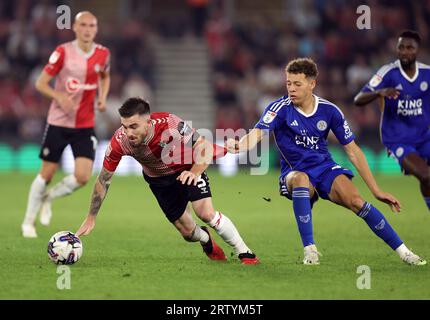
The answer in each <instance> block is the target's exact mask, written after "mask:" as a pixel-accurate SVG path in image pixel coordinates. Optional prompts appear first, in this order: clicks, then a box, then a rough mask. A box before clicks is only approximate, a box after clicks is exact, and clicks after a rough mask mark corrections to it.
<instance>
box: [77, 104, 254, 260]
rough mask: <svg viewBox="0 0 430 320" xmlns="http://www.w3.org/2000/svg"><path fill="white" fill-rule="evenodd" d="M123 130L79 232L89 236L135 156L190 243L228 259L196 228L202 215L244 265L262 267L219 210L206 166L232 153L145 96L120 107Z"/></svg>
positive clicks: (115, 140)
mask: <svg viewBox="0 0 430 320" xmlns="http://www.w3.org/2000/svg"><path fill="white" fill-rule="evenodd" d="M119 113H120V115H121V124H122V126H121V127H120V128H119V129H118V130H117V131H116V132H115V134H114V135H113V137H112V139H111V141H110V145H109V146H108V148H107V150H106V154H105V159H104V162H103V168H102V170H101V172H100V174H99V176H98V178H97V181H96V184H95V186H94V191H93V195H92V200H91V205H90V210H89V214H88V216H87V218H86V220H85V221H84V223H83V224H82V226H81V227H80V229H79V230H78V231H77V233H76V234H77V236H80V235H88V234H89V233H90V232H91V230H92V229H93V228H94V226H95V221H96V216H97V214H98V212H99V210H100V207H101V204H102V202H103V200H104V198H105V197H106V193H107V191H108V189H109V185H110V183H111V179H112V176H113V174H114V172H115V169H116V168H117V166H118V164H119V162H120V160H121V158H122V156H126V155H127V156H132V157H133V158H134V159H136V160H137V161H138V162H139V163H140V164H141V165H142V169H143V176H144V178H145V180H146V182H147V183H148V184H149V187H150V189H151V191H152V193H153V194H154V196H155V198H156V199H157V201H158V204H159V205H160V207H161V209H162V211H163V212H164V214H165V215H166V217H167V219H168V220H169V221H170V222H171V223H172V224H173V225H174V226H175V227H176V229H177V230H178V231H179V232H180V233H181V235H182V236H183V237H184V239H185V240H186V241H189V242H200V244H201V245H202V247H203V251H204V252H205V253H206V255H207V256H208V257H209V258H210V259H212V260H226V257H225V255H224V252H223V250H222V249H221V248H220V247H219V246H218V245H217V244H216V243H215V241H214V240H213V239H212V238H211V236H210V233H209V231H208V229H207V227H200V226H199V225H198V224H196V223H195V222H194V220H193V218H192V216H191V212H190V211H189V209H188V203H189V202H191V205H192V207H193V209H194V212H195V213H196V215H197V216H198V217H199V218H200V219H201V220H202V221H203V222H205V223H206V224H208V225H209V226H210V227H212V228H213V229H214V230H215V231H216V232H217V233H218V235H219V236H220V237H221V238H222V239H223V240H224V241H225V242H227V243H228V244H229V245H230V246H232V247H233V248H234V250H235V252H236V254H237V256H238V258H239V259H240V260H241V262H242V263H243V264H256V263H258V262H259V261H258V258H257V257H256V256H255V254H254V253H252V251H251V250H250V249H249V248H248V246H247V245H246V244H245V242H244V241H243V240H242V237H241V236H240V234H239V232H238V231H237V229H236V227H235V226H234V224H233V223H232V222H231V220H230V219H229V218H228V217H227V216H226V215H224V214H222V213H221V212H219V211H215V209H214V207H213V204H212V195H211V190H210V186H209V179H208V176H207V175H206V173H205V170H206V168H207V167H208V166H209V164H210V163H211V162H212V159H213V158H214V157H217V156H224V155H225V153H226V150H225V149H224V148H221V147H219V146H216V145H213V144H212V143H209V142H208V141H207V140H205V139H204V137H202V136H199V135H198V133H197V132H196V131H195V130H194V129H193V128H191V127H190V126H188V125H187V124H186V123H185V122H184V121H183V120H181V119H180V118H179V117H177V116H175V115H173V114H170V113H166V112H157V113H150V107H149V104H148V103H147V102H146V101H145V100H142V99H140V98H130V99H128V100H127V101H126V102H125V103H124V104H123V105H122V106H121V108H120V109H119Z"/></svg>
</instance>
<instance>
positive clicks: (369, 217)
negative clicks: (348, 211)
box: [357, 202, 403, 250]
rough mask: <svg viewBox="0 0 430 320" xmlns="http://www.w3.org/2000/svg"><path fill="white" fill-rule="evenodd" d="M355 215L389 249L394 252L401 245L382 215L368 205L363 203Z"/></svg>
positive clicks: (400, 241)
mask: <svg viewBox="0 0 430 320" xmlns="http://www.w3.org/2000/svg"><path fill="white" fill-rule="evenodd" d="M357 215H358V216H359V217H360V218H362V219H363V220H364V221H366V223H367V225H368V226H369V227H370V229H372V231H373V232H374V233H375V234H376V235H377V236H378V237H379V238H381V239H382V240H384V241H385V243H386V244H388V245H389V246H390V247H391V249H393V250H396V249H397V248H398V247H399V246H400V245H401V244H402V243H403V241H402V240H400V238H399V236H398V235H397V233H396V231H394V229H393V228H392V227H391V226H390V224H389V223H388V221H387V219H385V217H384V215H383V214H382V213H381V212H380V211H379V210H378V209H376V208H375V207H373V206H372V205H371V204H370V203H368V202H365V203H364V205H363V207H362V208H361V209H360V211H358V212H357Z"/></svg>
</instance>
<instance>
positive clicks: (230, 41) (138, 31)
mask: <svg viewBox="0 0 430 320" xmlns="http://www.w3.org/2000/svg"><path fill="white" fill-rule="evenodd" d="M61 4H66V5H68V6H69V7H70V8H71V12H72V17H73V16H74V14H76V13H77V12H78V11H80V10H85V9H90V10H91V11H93V12H94V13H95V14H96V16H97V17H98V19H99V32H98V36H97V38H96V41H98V42H100V43H102V44H103V45H105V46H107V47H108V48H109V49H110V50H111V52H112V60H111V61H112V72H111V78H112V85H111V90H110V94H109V97H108V101H107V105H108V112H106V113H104V114H97V126H96V132H97V135H98V138H99V140H100V142H101V143H100V145H99V148H98V151H99V152H98V156H97V159H96V166H95V169H94V170H95V171H98V169H99V167H100V161H101V159H100V158H101V157H102V155H103V151H104V148H105V143H104V140H105V139H109V138H110V135H111V133H112V132H113V131H114V130H115V129H116V128H117V127H118V125H119V118H118V115H117V111H116V110H117V108H118V106H119V105H120V104H121V102H122V101H123V100H124V99H126V98H127V97H130V96H137V95H138V96H143V97H145V98H146V99H148V100H149V101H150V102H151V104H152V106H153V110H159V111H171V112H174V113H177V114H178V115H180V116H182V117H183V118H184V119H186V120H189V121H192V124H193V126H194V127H196V128H209V129H211V130H214V129H215V128H220V129H227V128H232V129H235V130H236V129H238V128H246V129H248V128H252V127H253V125H254V124H255V122H256V121H257V119H258V118H259V116H260V114H261V112H262V110H264V108H265V106H266V105H267V103H268V102H270V101H272V100H274V99H276V98H277V97H279V96H280V95H282V94H283V93H284V92H285V89H284V74H283V66H285V64H286V63H287V62H288V61H289V60H290V59H293V58H295V57H299V56H310V57H313V58H314V59H315V61H316V62H317V63H318V66H319V72H320V75H319V78H318V86H317V90H316V93H317V94H318V95H321V96H323V97H325V98H326V99H328V100H331V101H333V102H334V103H336V104H338V105H339V106H340V107H341V108H342V110H343V112H344V113H345V115H346V117H347V118H348V119H349V121H350V123H351V125H352V127H353V130H354V132H355V133H356V135H357V136H358V139H357V141H358V142H359V144H360V145H361V146H363V147H364V150H365V153H366V155H367V156H368V159H369V162H370V164H371V167H372V169H373V170H374V171H375V172H378V173H379V172H383V173H386V174H394V175H397V174H399V170H398V167H397V164H396V163H395V162H394V161H393V160H392V159H390V158H388V157H387V155H386V153H385V152H384V150H383V149H382V146H381V144H380V142H379V111H378V108H377V106H376V105H374V106H373V107H366V108H356V107H353V105H352V100H353V97H354V95H355V94H356V93H357V92H358V90H359V89H360V88H361V87H362V85H363V84H364V83H365V82H366V81H368V80H369V79H370V77H371V76H372V74H373V73H374V72H375V71H376V70H377V69H378V68H379V67H380V66H381V65H383V64H385V63H388V62H389V61H392V60H394V59H395V52H394V49H395V43H396V34H398V32H399V30H401V29H403V28H413V29H417V30H418V31H419V32H420V33H421V35H422V37H423V39H424V41H423V48H422V51H421V55H420V59H421V60H422V61H423V62H428V61H429V60H430V59H428V58H429V50H428V46H427V43H428V41H427V39H428V37H429V21H430V1H400V0H398V1H346V0H326V1H325V0H306V1H298V0H270V1H262V0H255V1H245V0H222V1H221V0H219V1H207V0H189V1H186V0H183V1H182V0H181V1H174V0H166V1H150V0H143V1H137V0H126V1H116V0H103V1H102V0H92V1H83V0H76V1H54V0H42V1H35V0H19V1H2V2H1V4H0V44H1V46H0V170H1V171H5V172H8V171H11V170H17V171H37V170H38V168H39V165H40V161H39V159H38V157H37V154H38V149H39V144H40V141H41V138H42V135H43V131H44V127H45V121H46V114H47V111H48V108H49V104H50V101H49V100H48V99H46V98H44V97H42V96H41V95H40V94H39V93H38V92H36V90H35V88H34V82H35V79H36V77H37V76H38V75H39V73H40V72H41V70H42V67H43V66H44V64H45V63H46V62H47V61H48V57H49V55H50V54H51V52H52V51H53V49H54V48H55V47H56V46H57V45H58V44H59V43H61V42H65V41H69V40H71V39H73V32H72V31H71V30H59V29H58V28H57V23H56V22H57V18H58V17H59V16H60V14H59V13H57V12H56V8H57V6H59V5H61ZM361 4H368V5H369V6H370V7H371V30H358V29H357V26H356V20H357V18H358V14H357V13H356V8H357V7H358V6H359V5H361ZM335 144H336V142H334V145H335ZM332 150H333V152H334V153H335V158H336V160H338V162H340V164H342V165H348V161H347V160H346V159H345V157H344V155H343V153H342V152H340V151H339V150H338V149H337V148H336V147H332ZM270 156H271V157H270V164H271V166H272V167H276V166H277V165H278V158H277V155H276V152H274V149H273V148H272V149H271V152H270ZM125 162H126V163H124V164H122V167H121V169H120V173H123V174H127V173H129V172H131V171H132V172H139V168H138V166H136V164H135V163H134V162H133V161H132V160H127V161H125ZM71 165H72V164H71V154H70V151H67V152H66V153H65V156H64V159H63V168H64V169H65V170H66V171H70V170H72V167H71Z"/></svg>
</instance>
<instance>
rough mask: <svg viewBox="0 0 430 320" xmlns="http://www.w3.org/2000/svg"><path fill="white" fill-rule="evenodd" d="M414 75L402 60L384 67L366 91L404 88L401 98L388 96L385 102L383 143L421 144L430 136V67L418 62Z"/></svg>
mask: <svg viewBox="0 0 430 320" xmlns="http://www.w3.org/2000/svg"><path fill="white" fill-rule="evenodd" d="M415 65H416V71H415V75H414V77H413V78H409V77H408V75H407V74H406V73H405V72H404V71H403V69H402V67H401V64H400V61H399V60H396V61H395V62H393V63H390V64H387V65H385V66H383V67H382V68H381V69H379V70H378V72H377V73H376V74H375V75H374V76H373V77H372V79H370V81H369V83H368V84H366V85H365V86H364V87H363V89H361V91H362V92H373V91H375V90H379V89H383V88H396V89H398V90H399V91H400V95H399V97H398V98H397V99H388V98H386V97H384V99H383V100H382V101H383V103H382V105H381V112H382V115H381V140H382V143H383V144H391V143H419V142H421V141H423V140H425V139H428V134H429V119H430V90H429V82H430V66H428V65H425V64H423V63H420V62H418V61H417V62H416V63H415Z"/></svg>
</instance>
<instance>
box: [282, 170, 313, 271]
mask: <svg viewBox="0 0 430 320" xmlns="http://www.w3.org/2000/svg"><path fill="white" fill-rule="evenodd" d="M285 179H286V184H287V186H288V189H289V191H290V193H291V194H292V200H293V210H294V216H295V217H296V222H297V227H298V229H299V233H300V237H301V239H302V244H303V255H304V258H303V264H305V265H318V264H319V256H320V255H321V254H320V253H319V252H318V250H317V247H316V246H315V241H314V236H313V226H312V205H311V198H312V197H313V195H314V193H315V189H314V187H313V186H312V184H311V182H310V180H309V177H308V175H307V174H306V173H304V172H299V171H292V172H290V173H289V174H288V175H287V176H286V178H285Z"/></svg>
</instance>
